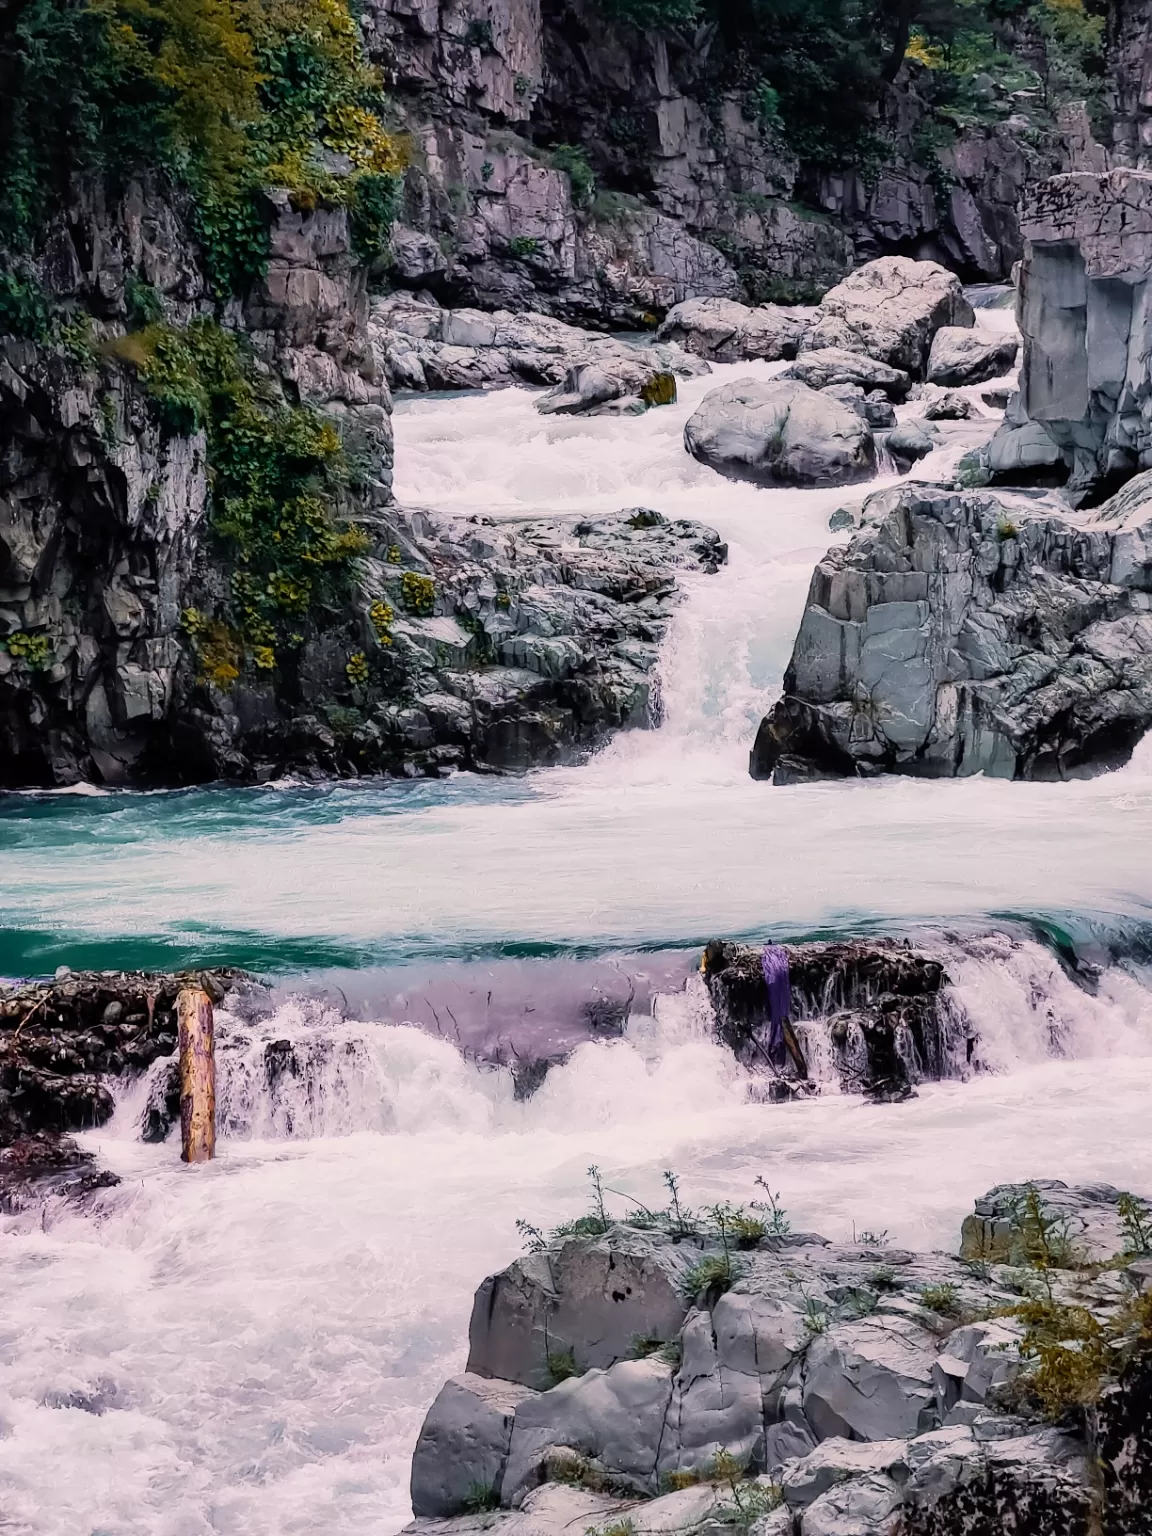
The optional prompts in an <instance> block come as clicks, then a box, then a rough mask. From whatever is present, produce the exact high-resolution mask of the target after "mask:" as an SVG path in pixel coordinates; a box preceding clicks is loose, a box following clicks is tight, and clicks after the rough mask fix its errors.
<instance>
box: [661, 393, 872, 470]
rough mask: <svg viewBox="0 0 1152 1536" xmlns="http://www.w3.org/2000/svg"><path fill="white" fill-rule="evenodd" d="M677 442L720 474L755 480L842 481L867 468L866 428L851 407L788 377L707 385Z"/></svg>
mask: <svg viewBox="0 0 1152 1536" xmlns="http://www.w3.org/2000/svg"><path fill="white" fill-rule="evenodd" d="M684 445H685V447H686V448H687V450H688V452H689V453H690V454H692V456H693V458H696V459H699V460H700V461H701V462H702V463H704V464H708V465H710V466H711V468H713V469H715V470H718V471H719V472H720V473H721V474H723V475H728V476H729V477H731V478H732V479H736V480H752V481H754V482H756V483H757V484H759V485H802V486H805V485H812V486H815V485H844V484H849V483H851V482H853V481H856V480H863V479H866V478H867V477H868V476H869V475H871V474H873V473H874V471H875V462H876V460H875V448H874V445H873V440H872V432H871V429H870V428H869V427H868V425H867V424H866V423H865V422H864V421H863V420H862V419H861V417H860V416H859V415H858V414H857V413H856V411H854V410H852V409H850V408H849V407H847V406H845V405H844V404H843V403H842V402H841V401H839V400H835V399H833V398H831V397H830V396H828V395H824V394H820V393H818V392H817V391H816V390H813V389H809V388H808V386H807V385H805V384H801V383H799V382H797V381H795V380H790V379H773V380H770V381H767V382H765V381H762V380H758V379H738V380H736V381H735V382H734V383H732V384H724V385H721V387H720V388H719V389H714V390H711V391H710V392H709V393H708V394H707V395H705V397H704V399H703V400H702V401H701V403H700V406H699V408H698V409H697V410H696V412H695V413H694V414H693V415H692V416H691V417H690V418H689V420H688V422H687V425H686V426H685V428H684Z"/></svg>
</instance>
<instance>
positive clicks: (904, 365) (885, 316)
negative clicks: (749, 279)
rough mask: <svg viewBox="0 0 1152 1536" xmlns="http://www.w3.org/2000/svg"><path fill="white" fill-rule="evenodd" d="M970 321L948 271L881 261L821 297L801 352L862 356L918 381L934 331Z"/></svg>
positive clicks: (932, 265) (904, 261) (968, 308)
mask: <svg viewBox="0 0 1152 1536" xmlns="http://www.w3.org/2000/svg"><path fill="white" fill-rule="evenodd" d="M974 321H975V315H974V313H973V310H972V306H971V305H970V304H969V303H968V300H967V299H966V298H965V297H964V293H963V290H962V289H961V287H960V280H959V278H958V277H957V276H956V274H955V273H954V272H949V271H947V270H946V269H945V268H944V267H941V266H939V265H938V264H937V263H936V262H933V261H911V260H909V258H908V257H906V256H885V257H881V258H880V260H878V261H870V262H869V263H868V264H867V265H866V266H863V267H859V268H857V270H856V271H855V272H852V273H850V274H849V275H848V276H847V277H846V278H845V279H844V281H843V282H842V283H838V284H837V286H836V287H835V288H833V289H831V290H830V291H829V292H828V293H826V294H825V295H824V297H823V299H822V300H821V301H820V308H819V309H818V310H817V312H816V316H815V318H814V321H813V324H812V327H811V329H810V330H809V331H808V333H807V334H806V336H805V338H804V343H803V347H804V350H805V351H818V350H820V349H822V348H826V347H835V348H841V349H843V350H845V351H848V352H863V353H864V354H865V355H866V356H868V357H871V358H874V359H875V360H876V361H877V362H881V363H887V364H888V365H889V366H890V367H893V368H901V369H903V370H905V371H906V372H907V373H909V374H910V375H911V376H912V377H913V378H915V379H920V378H923V377H924V370H925V367H926V365H927V362H928V356H929V352H930V349H931V346H932V341H933V338H934V337H935V335H936V333H937V331H939V330H940V329H942V327H944V326H964V327H967V326H970V325H972V324H973V323H974ZM854 382H857V381H854Z"/></svg>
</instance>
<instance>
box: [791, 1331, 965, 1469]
mask: <svg viewBox="0 0 1152 1536" xmlns="http://www.w3.org/2000/svg"><path fill="white" fill-rule="evenodd" d="M936 1353H937V1347H936V1341H935V1339H934V1338H933V1336H932V1334H930V1333H929V1332H928V1331H927V1330H926V1329H925V1328H923V1327H922V1326H920V1325H919V1324H918V1323H916V1322H914V1321H912V1320H911V1319H907V1318H899V1317H874V1318H873V1317H870V1318H863V1319H861V1321H859V1322H856V1323H852V1322H848V1323H838V1324H836V1325H835V1326H834V1327H832V1328H829V1329H828V1330H827V1331H826V1332H824V1333H822V1334H820V1335H818V1337H817V1338H815V1339H814V1340H813V1341H812V1344H811V1345H810V1346H809V1349H808V1354H807V1356H806V1360H805V1368H804V1387H803V1404H804V1416H805V1418H806V1419H807V1420H808V1423H809V1424H810V1425H811V1426H812V1428H813V1429H814V1430H815V1432H816V1434H817V1435H818V1436H819V1437H820V1438H821V1439H826V1438H829V1437H831V1436H834V1435H838V1436H844V1437H846V1438H850V1439H854V1440H892V1439H896V1438H904V1439H906V1438H909V1437H911V1436H913V1435H916V1434H919V1433H921V1432H922V1431H923V1430H926V1429H931V1428H933V1426H934V1425H935V1423H936V1421H937V1408H936V1386H935V1382H934V1380H933V1376H932V1366H933V1363H934V1362H935V1359H936Z"/></svg>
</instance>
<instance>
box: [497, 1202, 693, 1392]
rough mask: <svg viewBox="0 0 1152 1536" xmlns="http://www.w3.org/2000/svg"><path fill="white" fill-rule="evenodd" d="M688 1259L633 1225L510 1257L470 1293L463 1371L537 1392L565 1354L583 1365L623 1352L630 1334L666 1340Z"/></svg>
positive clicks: (677, 1323)
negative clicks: (626, 1230)
mask: <svg viewBox="0 0 1152 1536" xmlns="http://www.w3.org/2000/svg"><path fill="white" fill-rule="evenodd" d="M689 1262H690V1261H689V1260H688V1259H687V1258H685V1257H684V1255H683V1254H682V1253H680V1252H679V1251H678V1250H676V1249H674V1248H669V1247H668V1245H667V1244H658V1243H654V1242H652V1241H650V1240H647V1239H646V1238H645V1237H644V1235H643V1234H641V1233H635V1232H632V1233H627V1234H621V1235H617V1236H615V1237H606V1238H605V1239H603V1240H602V1241H597V1242H592V1243H589V1242H587V1241H581V1240H578V1239H574V1240H572V1241H570V1242H566V1243H563V1244H561V1245H560V1246H559V1247H558V1248H555V1249H552V1250H550V1251H548V1252H546V1253H533V1254H528V1255H527V1256H526V1257H525V1258H522V1259H517V1260H516V1261H515V1262H514V1263H512V1264H510V1265H509V1267H508V1268H507V1269H505V1270H501V1272H500V1273H499V1274H496V1275H491V1276H489V1278H488V1279H487V1280H485V1281H484V1283H483V1285H481V1286H480V1288H479V1290H478V1291H477V1292H476V1301H475V1304H474V1306H473V1309H472V1322H471V1326H470V1328H469V1352H468V1369H469V1371H471V1372H476V1373H477V1374H479V1375H481V1376H494V1377H500V1378H505V1379H507V1380H508V1381H515V1382H521V1383H523V1384H525V1385H527V1386H531V1387H536V1388H540V1389H544V1388H547V1387H551V1386H552V1385H554V1383H555V1380H556V1365H557V1362H558V1361H561V1360H563V1359H564V1358H565V1357H566V1356H570V1357H571V1367H570V1368H571V1369H575V1370H580V1371H584V1370H588V1369H590V1368H592V1367H601V1368H602V1367H605V1366H610V1365H613V1364H615V1362H616V1361H618V1360H625V1359H627V1358H628V1357H629V1356H630V1355H631V1354H632V1352H633V1349H634V1347H635V1340H636V1339H637V1338H646V1339H651V1340H658V1339H674V1338H675V1337H676V1335H677V1334H678V1333H679V1331H680V1328H681V1325H682V1324H683V1322H684V1316H685V1313H686V1311H687V1304H686V1302H685V1301H684V1298H683V1296H682V1294H681V1290H680V1280H681V1276H682V1274H683V1272H684V1270H685V1269H686V1268H687V1267H688V1263H689Z"/></svg>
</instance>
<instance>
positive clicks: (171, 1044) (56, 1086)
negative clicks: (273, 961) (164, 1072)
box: [0, 971, 240, 1166]
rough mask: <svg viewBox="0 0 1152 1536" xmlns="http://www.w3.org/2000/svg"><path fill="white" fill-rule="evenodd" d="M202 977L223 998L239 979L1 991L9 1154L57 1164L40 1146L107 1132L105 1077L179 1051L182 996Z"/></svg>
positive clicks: (30, 985) (119, 979) (0, 1078)
mask: <svg viewBox="0 0 1152 1536" xmlns="http://www.w3.org/2000/svg"><path fill="white" fill-rule="evenodd" d="M202 979H203V981H204V983H205V984H206V985H207V987H208V988H209V989H210V991H211V992H212V993H213V994H214V995H215V996H216V997H217V999H222V998H223V997H224V995H225V992H226V991H227V990H229V989H231V988H232V987H233V986H234V985H235V984H236V983H237V981H238V980H239V979H240V977H239V973H233V972H215V971H214V972H211V973H203V972H189V973H187V974H181V975H156V974H150V973H145V972H138V973H130V972H116V971H111V972H107V973H100V972H90V971H87V972H76V973H68V974H66V975H63V976H60V977H58V978H57V979H56V980H54V981H36V982H26V983H23V984H19V983H17V984H15V985H9V986H6V987H2V988H0V1146H8V1147H18V1146H21V1145H23V1146H25V1147H26V1148H27V1151H26V1152H25V1153H21V1154H19V1156H20V1157H26V1158H29V1159H31V1160H32V1162H35V1161H36V1159H37V1157H40V1156H41V1153H42V1154H43V1158H42V1160H43V1159H47V1160H48V1161H47V1163H46V1166H50V1165H51V1162H50V1160H51V1157H52V1156H54V1155H55V1154H54V1153H53V1152H52V1150H51V1146H50V1144H49V1143H46V1142H41V1141H37V1140H36V1139H35V1138H38V1137H41V1136H43V1135H44V1134H45V1133H48V1134H52V1133H59V1132H63V1131H75V1130H85V1129H88V1128H89V1127H91V1126H96V1125H103V1124H104V1122H105V1121H106V1120H108V1119H109V1117H110V1116H111V1114H112V1110H113V1099H112V1094H111V1092H110V1090H109V1087H108V1084H107V1081H106V1079H108V1078H112V1077H118V1076H122V1075H124V1074H133V1073H140V1072H143V1071H144V1070H145V1069H146V1068H147V1067H149V1066H151V1065H152V1063H153V1062H154V1061H155V1060H156V1059H157V1057H160V1056H169V1055H171V1054H172V1053H173V1052H174V1051H175V1049H176V997H177V994H178V992H179V991H180V989H181V987H183V986H189V985H191V986H198V985H200V984H201V981H202ZM28 1138H33V1139H32V1140H31V1141H29V1140H28ZM37 1148H40V1152H39V1153H38V1152H37V1151H36V1149H37ZM13 1157H14V1159H16V1158H17V1154H15V1153H14V1154H13Z"/></svg>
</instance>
